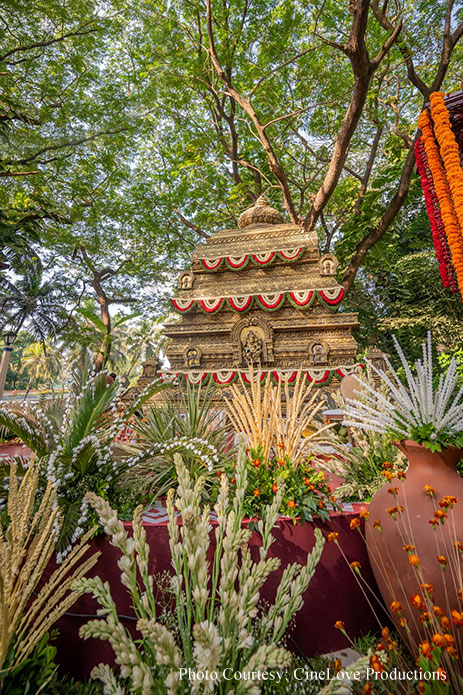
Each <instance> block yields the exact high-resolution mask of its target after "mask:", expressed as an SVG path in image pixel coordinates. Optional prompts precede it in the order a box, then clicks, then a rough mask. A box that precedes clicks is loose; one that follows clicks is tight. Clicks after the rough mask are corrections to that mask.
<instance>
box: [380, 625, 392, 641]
mask: <svg viewBox="0 0 463 695" xmlns="http://www.w3.org/2000/svg"><path fill="white" fill-rule="evenodd" d="M390 634H391V631H390V630H389V628H388V627H383V629H382V630H381V637H382V638H383V639H385V640H388V639H389V636H390Z"/></svg>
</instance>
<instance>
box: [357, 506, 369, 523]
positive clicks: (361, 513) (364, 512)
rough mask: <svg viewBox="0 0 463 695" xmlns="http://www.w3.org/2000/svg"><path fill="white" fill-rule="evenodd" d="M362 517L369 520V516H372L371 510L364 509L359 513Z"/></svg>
mask: <svg viewBox="0 0 463 695" xmlns="http://www.w3.org/2000/svg"><path fill="white" fill-rule="evenodd" d="M359 516H360V518H361V519H365V521H368V518H369V516H370V512H369V511H367V510H366V509H363V510H362V511H361V512H360V514H359Z"/></svg>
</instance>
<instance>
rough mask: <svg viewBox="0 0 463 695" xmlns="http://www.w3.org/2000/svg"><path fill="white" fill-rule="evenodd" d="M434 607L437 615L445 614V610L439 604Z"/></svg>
mask: <svg viewBox="0 0 463 695" xmlns="http://www.w3.org/2000/svg"><path fill="white" fill-rule="evenodd" d="M432 609H433V611H434V613H435V615H438V616H442V615H444V611H443V610H442V608H439V606H433V607H432Z"/></svg>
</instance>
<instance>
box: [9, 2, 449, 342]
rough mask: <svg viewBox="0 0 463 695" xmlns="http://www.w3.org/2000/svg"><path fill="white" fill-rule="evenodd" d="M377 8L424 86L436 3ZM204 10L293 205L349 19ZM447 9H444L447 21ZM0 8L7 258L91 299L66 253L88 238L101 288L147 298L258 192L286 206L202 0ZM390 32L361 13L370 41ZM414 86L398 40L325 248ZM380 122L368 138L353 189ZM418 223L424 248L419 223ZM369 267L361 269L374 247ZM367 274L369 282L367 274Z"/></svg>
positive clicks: (366, 117) (243, 6)
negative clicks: (51, 272)
mask: <svg viewBox="0 0 463 695" xmlns="http://www.w3.org/2000/svg"><path fill="white" fill-rule="evenodd" d="M385 8H386V13H387V16H388V19H390V20H391V21H395V20H396V17H395V12H396V9H397V13H398V15H400V18H401V20H402V22H403V28H402V32H401V41H403V42H404V45H406V46H407V47H408V48H409V50H410V53H411V55H412V57H413V60H414V67H415V71H416V74H417V75H418V77H419V78H420V79H421V80H424V81H425V82H426V84H427V85H429V84H431V82H432V80H433V78H434V76H435V74H436V70H437V68H438V64H439V60H440V57H441V41H442V36H441V34H442V31H443V26H444V20H445V6H444V5H443V4H442V3H441V2H438V1H437V0H435V1H433V2H428V3H419V4H418V5H416V3H412V2H411V1H410V0H401V2H400V3H399V5H398V7H397V8H395V6H394V7H392V6H389V5H386V6H385ZM212 12H213V15H214V16H213V27H214V32H215V39H216V42H215V43H216V49H217V53H218V57H219V60H220V61H221V63H222V65H223V67H224V70H225V72H226V73H227V74H228V75H229V76H230V79H231V80H232V83H233V85H234V86H235V88H236V89H238V90H239V91H240V92H241V93H242V94H243V96H244V97H246V98H248V99H249V101H250V103H251V105H252V107H253V109H254V110H255V112H256V115H257V116H258V118H259V119H260V122H261V123H262V124H264V126H265V130H266V134H267V136H268V137H269V138H270V141H271V145H272V148H273V150H274V152H275V155H276V157H277V159H278V161H279V162H280V164H281V167H282V169H283V170H284V172H285V174H286V176H287V182H288V190H289V192H290V195H291V198H292V200H293V202H294V207H295V210H296V214H297V215H299V216H300V218H301V219H302V218H303V217H304V215H305V214H306V212H307V210H308V208H309V207H310V202H311V200H312V196H313V195H314V193H315V192H316V191H317V190H318V189H319V187H320V185H321V183H322V181H323V178H324V176H325V174H326V170H327V166H328V162H329V160H330V158H331V155H332V151H333V142H334V140H335V138H336V133H337V132H338V130H339V128H340V126H341V124H342V121H343V118H344V116H345V113H346V110H347V108H348V105H349V101H350V98H351V95H352V86H353V81H354V80H353V75H352V69H351V64H350V61H349V59H348V58H347V56H346V55H345V54H344V53H343V52H342V51H340V50H338V49H337V48H336V47H335V43H336V42H337V43H340V44H343V43H344V42H345V40H346V37H347V36H348V34H349V31H350V27H351V23H352V15H351V13H350V12H349V8H348V5H346V4H342V3H339V2H335V1H334V0H330V1H329V2H325V3H323V6H322V7H318V5H317V4H316V3H315V4H314V3H307V2H303V1H299V0H291V2H284V3H283V2H272V3H265V2H262V1H261V0H253V2H251V3H249V2H246V1H245V0H227V2H224V3H218V2H213V3H212ZM460 15H461V11H460V8H454V11H453V13H452V16H451V29H452V30H454V29H455V28H456V26H457V24H458V22H459V21H460V19H461V16H460ZM2 19H3V28H4V34H3V36H2V39H3V40H2V50H1V55H0V72H1V86H2V98H1V103H0V137H1V138H2V152H1V155H0V173H1V175H2V182H3V186H2V190H1V191H0V262H1V261H2V259H6V260H7V261H10V262H11V260H10V257H11V256H13V257H15V258H16V261H15V263H17V264H19V265H21V264H23V263H24V260H25V259H27V258H30V257H31V256H33V255H34V254H38V255H39V256H40V257H44V258H46V260H47V262H48V261H49V262H50V263H51V265H52V267H53V269H59V270H60V271H61V274H62V275H63V276H65V277H66V278H68V279H69V281H70V285H71V284H72V283H74V284H75V287H76V288H78V290H79V295H80V294H82V297H83V298H88V297H91V296H92V292H93V289H92V285H91V278H90V277H89V275H88V272H87V270H86V269H85V268H84V267H83V266H82V263H81V262H80V261H79V253H78V249H79V248H80V247H81V246H82V245H83V246H85V248H86V249H87V251H88V253H89V255H90V257H91V258H92V259H93V261H94V262H95V264H96V266H98V267H99V268H105V267H108V266H109V267H112V268H113V269H117V275H116V276H115V277H114V278H113V279H110V280H109V281H108V286H109V290H110V293H111V294H114V292H119V293H120V294H119V297H122V296H128V295H129V294H130V296H132V297H135V298H136V299H137V300H138V307H137V308H140V307H143V310H144V311H145V313H147V314H158V313H159V311H161V312H162V311H163V310H164V304H163V298H164V295H165V293H166V291H168V290H169V289H170V287H171V284H172V282H173V280H174V276H175V273H176V272H177V271H178V270H180V268H181V267H182V265H183V264H184V263H185V262H186V260H187V258H188V255H189V253H190V251H191V249H192V247H193V246H194V245H195V244H196V243H198V241H201V240H202V239H203V238H204V237H205V236H207V235H208V234H210V233H211V232H213V231H216V230H217V229H219V228H224V227H228V226H231V225H234V224H235V222H236V219H237V216H238V214H239V212H240V211H241V210H242V209H243V207H245V206H246V205H247V204H248V203H250V202H251V201H252V200H254V198H255V196H256V195H258V194H260V193H261V192H266V194H267V196H268V197H269V198H270V202H272V203H274V204H276V205H277V207H279V208H280V209H282V207H283V205H282V199H281V195H280V193H279V190H278V188H279V186H278V184H277V179H276V177H275V171H274V167H273V168H272V167H270V165H269V162H268V160H267V152H266V150H265V148H264V147H263V146H262V143H260V142H259V140H258V138H256V137H255V127H254V124H253V123H252V120H251V118H250V116H249V114H248V113H246V112H245V111H243V110H242V109H241V107H240V106H239V105H238V104H237V103H236V102H234V101H233V99H232V98H231V97H230V95H228V94H227V93H226V91H225V90H224V87H223V84H222V83H221V82H220V80H219V79H218V77H217V75H216V74H215V72H214V70H213V69H212V66H211V60H210V56H209V54H208V48H209V46H208V38H207V26H206V16H205V7H204V5H201V4H195V3H193V4H192V3H190V2H186V1H185V0H174V2H169V3H167V4H166V3H165V2H164V0H154V1H151V0H150V1H149V2H148V0H141V1H140V2H138V3H123V2H120V1H119V0H108V1H107V2H105V3H104V4H103V5H102V4H101V3H99V2H96V0H78V1H77V2H73V3H67V4H64V5H63V3H62V2H59V1H58V0H44V1H43V2H40V3H38V4H37V3H36V4H33V5H32V6H29V5H28V6H27V8H26V5H25V4H24V3H17V2H10V3H7V4H6V6H5V8H4V12H3V14H2ZM388 35H389V32H388V31H386V30H385V29H384V28H383V27H382V26H381V25H380V23H379V22H378V21H377V19H376V18H375V16H374V14H373V12H372V11H370V14H369V18H368V25H367V33H366V45H367V48H368V51H369V54H370V57H373V56H374V55H375V54H376V52H377V51H378V50H379V49H380V48H381V46H382V45H383V43H384V41H385V40H386V38H387V36H388ZM423 56H424V57H423ZM459 62H461V47H460V45H459V44H457V45H456V47H455V48H454V49H453V52H452V55H451V58H450V61H449V63H448V65H446V66H445V69H446V70H447V72H446V77H445V82H444V84H443V89H444V90H448V89H449V88H451V87H452V86H454V85H455V84H456V83H457V82H458V81H459V74H458V65H459ZM383 68H384V69H383ZM340 85H341V88H340ZM392 85H394V87H392ZM422 99H423V96H422V94H421V93H420V92H419V90H418V89H416V87H415V86H414V85H413V84H411V82H410V81H409V79H408V76H407V66H406V63H405V61H404V59H403V55H402V53H401V51H400V47H399V45H397V44H396V45H394V46H393V47H392V49H391V52H390V53H389V55H388V56H387V58H386V59H385V61H384V63H383V65H382V66H381V70H380V71H379V72H378V73H377V74H375V76H374V78H373V80H372V81H371V83H370V86H369V90H368V95H367V100H366V105H365V108H364V111H363V114H362V117H361V119H360V122H359V124H358V127H357V130H356V131H355V133H354V136H353V138H352V142H351V144H350V147H349V150H348V153H347V159H346V166H345V169H344V172H343V174H342V175H341V178H340V180H339V183H338V188H337V190H335V192H334V194H333V195H332V197H331V199H330V201H329V203H328V205H327V206H326V207H325V209H324V216H323V220H322V221H321V224H320V225H319V229H318V231H319V233H320V236H321V241H322V245H325V244H326V249H327V250H329V249H332V247H333V242H334V241H335V242H336V243H335V248H336V252H337V253H338V254H339V255H340V258H341V261H342V263H341V265H342V266H345V265H346V264H347V263H348V261H349V259H350V258H351V257H352V253H353V252H354V250H355V246H356V244H357V243H358V241H359V240H360V239H361V238H362V237H364V236H365V235H367V234H369V233H370V231H371V230H372V229H373V228H374V227H375V225H376V224H377V222H378V220H379V218H380V217H381V215H382V213H383V211H384V209H385V207H386V206H387V204H388V202H389V201H390V200H391V198H392V196H393V194H394V192H395V190H396V188H397V184H398V181H399V178H400V174H401V171H402V167H403V163H404V161H405V158H406V154H407V151H408V147H409V141H408V139H409V138H411V137H412V136H413V133H414V126H415V123H416V116H417V113H418V112H419V109H420V108H421V105H422ZM377 132H379V134H380V138H379V143H378V144H379V147H378V148H377V151H376V156H375V157H374V158H373V166H372V170H371V173H370V177H369V179H368V180H367V181H366V190H365V191H364V192H363V193H362V188H361V184H360V180H361V179H363V178H364V176H365V172H366V168H367V164H368V162H369V159H370V155H371V152H372V143H373V142H374V138H375V135H376V133H377ZM411 198H412V200H411V204H410V205H408V204H407V205H406V206H405V207H404V208H403V211H402V213H401V214H399V216H398V218H397V220H396V222H395V223H394V225H393V227H392V228H391V233H390V234H388V235H386V237H384V238H383V240H382V241H381V242H379V243H378V244H376V245H375V246H374V247H373V249H372V250H371V251H370V252H369V254H368V256H367V258H368V257H371V258H372V259H373V261H374V263H373V264H375V263H376V269H378V268H381V265H382V261H383V260H384V258H386V259H387V258H388V257H389V250H390V248H389V247H390V246H391V245H392V244H396V243H397V242H396V238H397V237H398V236H399V237H400V236H402V235H403V233H404V232H406V234H407V235H408V234H409V228H410V227H412V226H413V223H414V218H415V217H421V219H422V218H423V214H422V213H423V210H424V206H423V200H422V195H421V193H420V192H419V188H418V182H417V179H416V178H413V180H412V195H411ZM425 237H426V240H427V247H428V246H429V240H430V234H429V230H428V229H426V234H425ZM415 250H416V249H415ZM400 253H402V251H401V252H400ZM399 255H400V254H399ZM392 260H393V261H395V259H392ZM431 265H432V267H433V269H434V270H435V268H436V267H437V266H436V264H435V262H434V261H432V263H431ZM364 267H365V268H366V274H369V272H370V271H369V260H368V261H367V262H366V265H365V266H364ZM361 281H362V284H365V282H366V278H365V275H364V276H362V278H361ZM374 282H375V281H374V279H372V281H371V283H368V284H369V285H370V288H372V289H373V290H374ZM378 289H379V291H380V294H381V296H383V292H382V288H381V287H379V288H378ZM67 291H68V292H69V296H71V295H72V291H71V288H70V287H67ZM387 301H388V300H386V299H383V298H382V299H381V302H382V304H384V305H386V304H387ZM390 301H391V302H392V303H394V300H393V299H391V300H390ZM359 303H360V304H361V305H362V304H363V302H359ZM74 305H75V304H74V302H72V306H74ZM380 308H382V306H381V307H380ZM428 308H429V313H430V314H432V308H431V307H430V306H428ZM369 313H370V315H371V302H370V307H369ZM391 315H392V314H391ZM394 315H395V316H397V315H399V314H397V313H394ZM368 323H369V324H370V325H371V322H368ZM385 330H386V329H385Z"/></svg>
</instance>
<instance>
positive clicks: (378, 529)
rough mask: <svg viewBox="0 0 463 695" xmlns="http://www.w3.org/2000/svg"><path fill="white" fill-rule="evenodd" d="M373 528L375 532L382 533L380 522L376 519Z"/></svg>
mask: <svg viewBox="0 0 463 695" xmlns="http://www.w3.org/2000/svg"><path fill="white" fill-rule="evenodd" d="M373 528H375V529H376V530H377V531H379V533H382V531H381V522H380V521H379V520H378V519H377V520H376V521H375V522H374V524H373Z"/></svg>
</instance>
